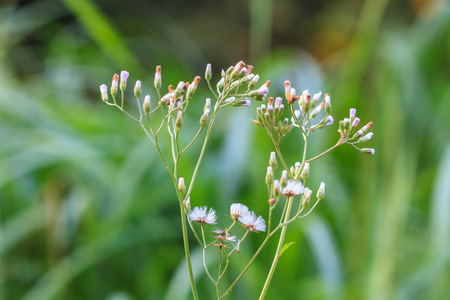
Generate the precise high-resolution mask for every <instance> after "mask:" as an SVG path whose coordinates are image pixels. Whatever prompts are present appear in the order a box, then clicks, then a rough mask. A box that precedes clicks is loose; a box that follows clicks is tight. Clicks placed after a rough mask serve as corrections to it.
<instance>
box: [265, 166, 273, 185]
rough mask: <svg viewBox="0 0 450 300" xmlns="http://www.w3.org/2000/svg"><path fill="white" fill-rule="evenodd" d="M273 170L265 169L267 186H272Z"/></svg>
mask: <svg viewBox="0 0 450 300" xmlns="http://www.w3.org/2000/svg"><path fill="white" fill-rule="evenodd" d="M273 180H274V178H273V170H272V167H267V173H266V184H267V186H269V187H270V186H272V184H273Z"/></svg>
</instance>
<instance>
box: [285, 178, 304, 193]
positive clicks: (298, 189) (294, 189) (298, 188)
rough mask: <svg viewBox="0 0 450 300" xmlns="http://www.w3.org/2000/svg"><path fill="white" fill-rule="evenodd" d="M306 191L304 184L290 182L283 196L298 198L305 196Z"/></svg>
mask: <svg viewBox="0 0 450 300" xmlns="http://www.w3.org/2000/svg"><path fill="white" fill-rule="evenodd" d="M304 190H305V189H304V188H303V184H302V183H301V182H300V181H292V180H289V181H288V182H287V185H286V187H285V188H284V189H283V191H282V192H281V194H282V195H283V196H296V195H300V194H303V191H304Z"/></svg>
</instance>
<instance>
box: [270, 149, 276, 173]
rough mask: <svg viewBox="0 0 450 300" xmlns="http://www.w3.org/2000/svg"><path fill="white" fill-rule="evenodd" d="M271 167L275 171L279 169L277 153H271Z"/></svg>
mask: <svg viewBox="0 0 450 300" xmlns="http://www.w3.org/2000/svg"><path fill="white" fill-rule="evenodd" d="M269 166H271V167H272V169H273V170H275V169H276V168H277V167H278V163H277V156H276V154H275V152H270V158H269Z"/></svg>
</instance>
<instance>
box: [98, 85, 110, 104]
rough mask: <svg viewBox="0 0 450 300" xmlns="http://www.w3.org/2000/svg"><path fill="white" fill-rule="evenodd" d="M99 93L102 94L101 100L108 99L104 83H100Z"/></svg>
mask: <svg viewBox="0 0 450 300" xmlns="http://www.w3.org/2000/svg"><path fill="white" fill-rule="evenodd" d="M100 93H101V94H102V100H103V101H108V87H107V86H106V84H102V85H101V86H100Z"/></svg>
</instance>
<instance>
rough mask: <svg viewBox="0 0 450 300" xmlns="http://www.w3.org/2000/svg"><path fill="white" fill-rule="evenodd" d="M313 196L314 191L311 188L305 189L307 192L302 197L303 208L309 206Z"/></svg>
mask: <svg viewBox="0 0 450 300" xmlns="http://www.w3.org/2000/svg"><path fill="white" fill-rule="evenodd" d="M311 194H312V191H311V190H310V189H309V188H305V191H304V192H303V196H302V206H303V207H308V206H309V202H310V200H311Z"/></svg>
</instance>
